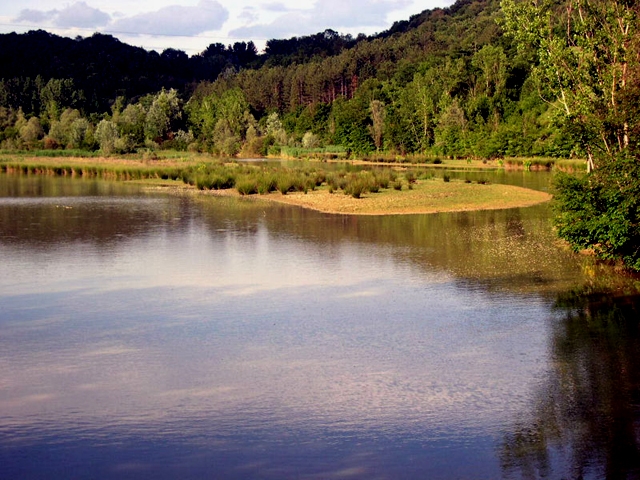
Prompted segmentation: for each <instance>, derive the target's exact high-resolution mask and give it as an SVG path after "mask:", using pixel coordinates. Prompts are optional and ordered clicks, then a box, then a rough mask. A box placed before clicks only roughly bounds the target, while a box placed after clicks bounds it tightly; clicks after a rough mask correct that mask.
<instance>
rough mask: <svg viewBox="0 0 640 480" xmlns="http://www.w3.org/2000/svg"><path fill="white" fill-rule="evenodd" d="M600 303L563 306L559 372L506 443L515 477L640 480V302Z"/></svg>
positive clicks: (556, 349)
mask: <svg viewBox="0 0 640 480" xmlns="http://www.w3.org/2000/svg"><path fill="white" fill-rule="evenodd" d="M597 297H598V296H597V295H593V296H591V297H585V296H583V295H563V296H561V298H560V299H559V302H558V308H559V309H561V310H562V311H566V312H567V313H565V314H564V315H563V317H562V318H560V319H558V320H557V321H556V322H554V325H553V330H552V332H551V333H552V336H551V355H552V362H551V363H550V367H551V368H550V370H549V373H548V375H547V377H546V379H545V381H544V382H542V384H541V385H540V387H539V388H538V389H537V390H538V392H537V394H536V405H535V407H534V408H533V410H532V411H531V412H526V413H525V417H524V419H523V420H521V421H519V422H518V423H516V424H515V425H514V428H513V431H512V432H511V433H509V434H508V435H507V436H506V437H505V439H504V444H503V447H502V453H501V458H502V463H503V468H504V471H505V474H506V476H507V477H513V476H516V477H522V478H540V477H545V478H637V477H638V476H639V475H640V433H639V432H640V431H639V429H638V426H639V425H640V410H639V408H638V407H639V400H640V364H639V363H638V358H640V326H639V324H638V318H640V297H638V296H634V297H623V298H615V297H614V298H612V297H610V296H604V295H603V296H600V298H597ZM567 308H568V310H567Z"/></svg>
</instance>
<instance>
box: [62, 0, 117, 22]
mask: <svg viewBox="0 0 640 480" xmlns="http://www.w3.org/2000/svg"><path fill="white" fill-rule="evenodd" d="M110 21H111V17H110V16H109V14H108V13H104V12H103V11H101V10H98V9H97V8H93V7H90V6H89V5H87V4H86V3H85V2H77V3H74V4H73V5H71V6H69V7H67V8H65V9H64V10H60V11H59V12H58V13H57V15H56V16H55V19H54V21H53V23H54V24H55V25H56V26H58V27H80V28H93V27H104V26H105V25H107V24H108V23H109V22H110Z"/></svg>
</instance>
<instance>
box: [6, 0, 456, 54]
mask: <svg viewBox="0 0 640 480" xmlns="http://www.w3.org/2000/svg"><path fill="white" fill-rule="evenodd" d="M453 1H454V0H264V1H257V2H256V1H255V0H83V1H74V0H71V1H66V2H65V1H64V0H63V1H60V0H57V1H51V0H19V1H16V0H0V33H9V32H17V33H23V32H27V31H29V30H37V29H43V30H46V31H48V32H51V33H55V34H57V35H61V36H65V37H72V38H75V37H77V36H82V37H89V36H91V35H92V34H93V33H95V32H102V33H107V34H110V35H113V36H114V37H117V38H119V39H120V40H121V41H123V42H125V43H128V44H130V45H135V46H140V47H143V48H146V49H147V50H156V51H158V52H162V51H163V50H164V49H165V48H176V49H179V50H184V51H185V52H186V53H188V54H189V55H195V54H197V53H200V52H202V51H203V50H205V49H206V47H207V46H208V45H209V44H211V43H223V44H225V45H230V44H233V43H234V42H238V41H246V42H248V41H250V40H251V41H253V42H254V43H255V44H256V46H257V47H258V49H259V50H262V49H263V48H264V45H265V42H266V41H267V40H269V39H271V38H290V37H293V36H301V35H309V34H313V33H317V32H322V31H324V30H326V29H328V28H330V29H332V30H335V31H337V32H339V33H342V34H347V33H350V34H352V35H354V36H355V35H357V34H358V33H364V34H367V35H370V34H373V33H377V32H382V31H384V30H386V29H388V28H389V27H390V26H391V25H392V24H393V22H395V21H397V20H408V19H409V17H410V16H411V15H414V14H417V13H420V12H422V11H423V10H427V9H432V8H437V7H447V6H449V5H451V4H452V3H453Z"/></svg>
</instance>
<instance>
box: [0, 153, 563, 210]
mask: <svg viewBox="0 0 640 480" xmlns="http://www.w3.org/2000/svg"><path fill="white" fill-rule="evenodd" d="M3 160H4V161H3ZM7 160H8V161H7ZM12 160H13V163H12V162H11V161H12ZM30 162H33V163H32V164H30V166H29V163H30ZM200 163H201V162H197V161H194V159H192V158H185V159H179V160H176V159H167V160H153V161H149V160H146V161H145V160H142V161H140V160H133V159H127V158H105V157H98V158H82V157H48V158H26V159H22V161H18V162H15V159H12V158H7V157H5V158H2V157H0V166H4V170H2V171H6V172H7V173H12V172H15V173H16V174H24V175H56V176H70V177H78V178H83V177H84V176H85V175H87V176H88V177H94V178H95V177H98V178H102V179H104V180H108V181H118V182H123V183H130V184H137V185H140V186H141V188H142V189H144V190H147V191H164V192H166V193H174V194H177V193H180V194H183V193H188V194H191V195H212V196H225V197H237V198H251V199H255V200H261V201H269V202H273V203H279V204H285V205H292V206H297V207H301V208H307V209H311V210H315V211H319V212H323V213H327V214H337V215H409V214H432V213H443V212H464V211H480V210H503V209H509V208H524V207H529V206H533V205H537V204H541V203H545V202H548V201H550V200H551V199H552V195H550V194H548V193H546V192H541V191H538V190H532V189H527V188H523V187H516V186H512V185H504V184H499V183H484V182H483V183H471V182H469V181H460V180H455V179H454V180H451V181H442V179H437V178H435V177H434V178H427V179H417V180H416V179H413V180H412V181H411V182H409V181H407V180H403V181H402V182H400V183H401V186H400V188H401V190H396V189H394V188H388V187H387V188H380V189H379V191H378V192H376V193H367V192H364V193H363V194H361V196H360V198H353V197H352V196H351V195H346V194H345V193H344V191H343V190H335V188H334V189H332V190H335V191H331V190H330V187H329V186H328V185H327V184H326V183H323V184H322V185H320V186H316V187H315V188H313V189H312V188H309V189H308V191H307V193H303V192H293V191H290V192H288V193H287V194H286V195H283V194H282V193H279V192H271V193H267V194H262V195H261V194H257V193H255V194H251V195H242V194H240V193H239V191H238V190H237V189H236V188H231V189H226V190H208V189H207V190H200V189H198V188H196V187H195V186H192V185H187V184H186V183H183V182H182V180H179V179H175V178H176V177H177V176H178V175H180V173H179V172H180V171H181V170H182V169H185V168H192V167H193V166H195V165H198V164H200ZM3 164H4V165H3ZM16 165H17V166H16ZM388 167H389V168H390V169H393V170H396V171H397V170H399V169H404V168H406V167H407V166H406V165H404V166H402V167H400V166H398V165H389V166H388ZM470 169H473V166H472V167H471V168H470ZM168 170H171V171H173V172H174V173H175V172H178V173H175V175H169V174H168V173H167V172H168ZM21 172H22V173H21ZM145 172H146V173H145ZM167 177H170V178H171V179H169V178H167ZM190 183H191V182H190ZM396 183H398V182H396Z"/></svg>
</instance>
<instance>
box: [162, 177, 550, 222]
mask: <svg viewBox="0 0 640 480" xmlns="http://www.w3.org/2000/svg"><path fill="white" fill-rule="evenodd" d="M164 187H169V185H164ZM174 187H175V185H174ZM158 188H163V186H158ZM177 189H178V190H183V191H184V187H177ZM188 190H189V191H192V192H193V193H200V194H203V195H213V196H224V197H238V198H246V199H252V200H253V199H255V200H257V201H271V202H277V203H284V204H287V205H294V206H298V207H303V208H309V209H312V210H317V211H320V212H324V213H332V214H342V215H406V214H426V213H438V212H462V211H473V210H499V209H505V208H518V207H529V206H532V205H537V204H539V203H544V202H547V201H549V200H551V198H552V196H551V195H550V194H548V193H545V192H540V191H537V190H530V189H527V188H522V187H515V186H512V185H500V184H485V185H483V184H477V183H464V182H459V181H452V182H443V181H442V180H437V179H432V180H422V181H418V182H417V183H416V184H415V185H414V186H413V189H412V190H408V189H407V188H406V187H404V188H403V190H402V191H396V190H393V189H387V190H380V192H378V193H367V194H365V195H363V196H362V197H361V198H353V197H351V196H349V195H345V194H344V193H343V192H342V191H337V192H334V193H329V190H328V189H327V188H326V187H322V188H319V189H317V190H314V191H309V192H308V193H302V192H294V193H288V194H287V195H282V194H281V193H278V192H273V193H270V194H268V195H248V196H244V197H243V196H242V195H240V194H239V193H238V191H237V190H235V189H230V190H206V191H200V190H195V189H193V188H189V189H188Z"/></svg>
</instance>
